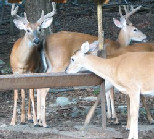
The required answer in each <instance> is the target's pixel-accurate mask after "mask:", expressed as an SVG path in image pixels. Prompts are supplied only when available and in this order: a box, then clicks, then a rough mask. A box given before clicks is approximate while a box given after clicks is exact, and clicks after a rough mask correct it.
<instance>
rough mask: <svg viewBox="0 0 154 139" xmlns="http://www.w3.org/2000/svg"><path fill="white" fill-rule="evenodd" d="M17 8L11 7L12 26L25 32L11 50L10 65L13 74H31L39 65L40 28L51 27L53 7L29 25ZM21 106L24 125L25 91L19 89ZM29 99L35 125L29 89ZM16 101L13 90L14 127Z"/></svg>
mask: <svg viewBox="0 0 154 139" xmlns="http://www.w3.org/2000/svg"><path fill="white" fill-rule="evenodd" d="M17 10H18V7H16V8H15V5H12V10H11V15H12V16H13V17H14V20H13V22H14V24H15V25H16V27H17V28H18V29H20V30H25V35H24V37H22V38H20V39H18V40H17V41H16V42H15V43H14V45H13V48H12V52H11V55H10V65H11V68H12V71H13V74H23V73H33V72H37V70H38V69H39V65H40V53H39V51H38V46H39V44H40V41H41V40H40V33H41V28H47V27H49V26H50V25H51V23H52V20H53V15H54V14H55V7H54V4H53V11H52V12H51V13H48V14H47V15H44V11H42V14H41V18H40V19H39V20H38V21H37V22H36V23H30V22H29V21H28V20H27V17H26V13H24V17H20V16H19V15H17ZM21 97H22V106H21V123H25V90H24V89H21ZM29 97H30V100H31V102H32V107H33V121H34V125H37V118H36V111H35V108H34V89H29ZM17 99H18V90H17V89H16V90H14V108H13V117H12V121H11V123H10V124H11V125H15V123H16V120H17ZM28 119H29V120H30V119H31V114H30V109H29V111H28Z"/></svg>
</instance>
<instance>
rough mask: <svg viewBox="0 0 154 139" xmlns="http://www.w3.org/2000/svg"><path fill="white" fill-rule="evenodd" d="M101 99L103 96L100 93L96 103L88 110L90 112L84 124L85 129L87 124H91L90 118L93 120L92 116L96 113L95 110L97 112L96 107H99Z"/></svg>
mask: <svg viewBox="0 0 154 139" xmlns="http://www.w3.org/2000/svg"><path fill="white" fill-rule="evenodd" d="M100 99H101V97H100V95H98V97H97V100H96V102H95V104H94V105H93V106H92V107H91V108H90V110H89V112H88V114H87V116H86V120H85V122H84V126H83V128H84V129H85V128H86V127H87V125H88V124H89V122H90V120H91V118H92V116H93V114H94V112H95V109H96V107H97V105H98V103H99V101H100Z"/></svg>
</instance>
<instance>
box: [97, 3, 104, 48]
mask: <svg viewBox="0 0 154 139" xmlns="http://www.w3.org/2000/svg"><path fill="white" fill-rule="evenodd" d="M102 5H103V4H102V2H98V3H97V20H98V41H99V50H102V49H103V44H104V33H103V26H102Z"/></svg>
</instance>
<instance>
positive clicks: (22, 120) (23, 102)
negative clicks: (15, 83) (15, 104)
mask: <svg viewBox="0 0 154 139" xmlns="http://www.w3.org/2000/svg"><path fill="white" fill-rule="evenodd" d="M21 98H22V105H21V124H25V90H24V89H21Z"/></svg>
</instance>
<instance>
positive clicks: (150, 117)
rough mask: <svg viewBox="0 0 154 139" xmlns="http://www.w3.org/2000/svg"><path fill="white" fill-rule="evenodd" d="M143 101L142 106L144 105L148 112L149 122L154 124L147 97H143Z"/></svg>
mask: <svg viewBox="0 0 154 139" xmlns="http://www.w3.org/2000/svg"><path fill="white" fill-rule="evenodd" d="M141 101H142V104H143V106H144V108H145V110H146V113H147V118H148V121H149V122H150V124H154V120H153V118H152V116H151V114H150V110H149V108H148V107H147V105H146V102H145V97H144V96H143V95H141Z"/></svg>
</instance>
